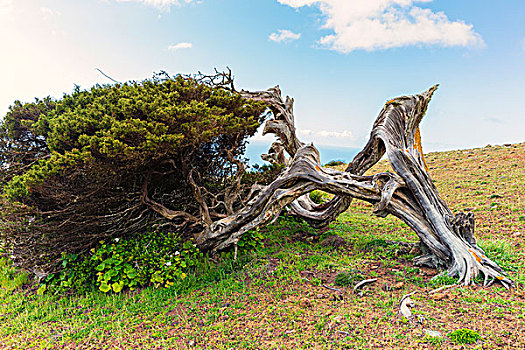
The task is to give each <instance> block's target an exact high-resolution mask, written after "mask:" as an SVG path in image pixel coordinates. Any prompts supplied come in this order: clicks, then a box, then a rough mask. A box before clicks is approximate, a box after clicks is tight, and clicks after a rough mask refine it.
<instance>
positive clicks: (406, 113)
mask: <svg viewBox="0 0 525 350" xmlns="http://www.w3.org/2000/svg"><path fill="white" fill-rule="evenodd" d="M436 89H437V85H436V86H433V87H431V88H430V89H428V90H427V91H425V92H423V93H421V94H417V95H413V96H403V97H398V98H395V99H393V100H390V101H388V102H387V103H386V104H385V106H384V108H383V109H382V111H381V112H380V114H379V116H378V118H377V119H376V121H375V123H374V125H373V128H372V132H371V134H370V139H369V141H368V142H367V144H366V145H365V147H364V148H363V150H362V151H361V152H360V153H359V154H357V155H356V156H355V158H354V159H353V161H352V162H351V163H350V164H349V165H348V167H347V168H346V170H345V171H344V172H341V171H337V170H333V169H329V168H323V167H322V166H321V164H320V160H319V152H318V151H317V149H316V148H315V147H314V146H313V144H310V145H307V144H305V143H303V142H301V141H300V140H299V139H298V138H297V135H296V132H295V126H294V115H293V99H291V98H288V97H286V99H283V98H282V96H281V91H280V90H279V87H275V88H272V89H269V90H266V91H261V92H247V91H242V92H241V94H242V95H243V97H245V98H249V99H255V100H261V101H264V102H266V103H267V104H268V106H269V108H270V110H271V112H272V114H273V118H272V119H270V120H268V121H267V122H266V125H265V128H264V133H265V134H266V133H273V134H275V135H276V136H277V137H278V138H279V142H278V143H276V144H274V145H272V150H271V151H270V152H269V154H268V155H266V159H267V160H269V161H274V162H279V163H285V164H286V165H287V166H286V167H285V168H284V169H283V171H282V172H281V174H280V175H279V176H278V177H277V179H275V181H273V182H272V183H270V184H269V185H268V186H266V187H263V188H261V189H258V192H257V193H256V194H255V195H254V196H253V198H251V199H250V200H249V201H247V202H246V205H245V206H244V207H243V208H241V209H240V210H238V211H237V212H235V213H233V214H231V215H229V216H227V217H226V218H223V219H221V220H218V221H215V222H213V223H211V224H205V225H204V230H203V231H202V232H200V233H198V234H196V236H195V240H196V243H197V244H198V245H199V247H200V248H201V249H203V250H211V251H217V250H222V249H225V248H227V247H230V246H232V245H236V244H237V242H238V241H239V239H240V238H241V236H242V235H243V234H244V233H246V232H247V231H249V230H251V229H253V228H255V227H257V226H260V225H263V224H265V223H267V222H269V221H271V220H272V219H274V218H276V217H277V216H278V215H279V213H280V212H281V210H282V209H283V208H284V207H285V206H290V208H291V210H292V211H293V213H295V214H296V215H298V216H300V217H302V218H304V219H305V220H306V221H307V222H308V223H310V224H311V225H312V226H314V227H317V228H321V227H325V226H326V225H328V224H329V223H330V222H331V221H333V220H335V219H336V218H337V216H338V215H339V214H340V213H342V212H344V211H345V210H347V209H348V207H349V205H350V203H351V201H352V200H353V199H354V198H355V199H360V200H364V201H366V202H369V203H372V204H373V205H374V213H375V214H376V215H377V216H379V217H385V216H387V215H389V214H391V215H394V216H396V217H398V218H399V219H401V220H402V221H404V222H405V223H406V224H407V225H408V226H410V227H411V228H412V229H413V230H414V231H415V232H416V234H417V235H418V237H419V238H420V241H421V242H420V244H421V245H422V246H423V248H424V250H426V251H427V252H428V254H426V255H425V256H422V257H419V258H417V259H416V260H415V262H416V263H419V264H427V265H432V266H438V265H441V266H445V267H447V273H448V275H449V276H455V277H458V283H462V284H464V285H469V284H472V283H474V279H475V278H476V277H477V276H478V275H479V274H480V273H482V274H483V275H484V277H485V281H484V284H485V285H487V284H489V283H492V282H493V281H498V282H500V283H501V284H503V285H504V286H505V287H507V288H508V287H510V286H512V285H513V282H512V281H511V280H510V279H508V278H507V277H506V273H505V272H504V271H503V270H502V269H501V268H500V267H499V266H498V265H497V264H496V263H494V262H493V261H492V260H490V259H489V258H488V257H487V256H486V255H485V253H484V252H483V250H482V249H481V248H479V247H478V246H477V244H476V241H475V239H474V237H473V232H474V219H473V215H472V214H471V213H468V214H464V213H459V214H458V215H456V216H454V215H453V214H452V211H451V210H450V209H449V208H448V206H447V204H446V203H445V202H444V201H443V200H442V199H441V197H440V196H439V193H438V190H437V188H436V187H435V185H434V184H433V182H432V180H431V178H430V174H429V172H428V168H427V166H426V163H425V159H424V156H423V151H422V148H421V138H420V132H419V124H420V122H421V120H422V118H423V116H424V115H425V112H426V110H427V107H428V103H429V102H430V99H431V97H432V95H433V93H434V91H435V90H436ZM283 150H284V151H286V152H287V153H288V155H289V156H290V158H289V159H286V157H285V156H284V152H283ZM385 153H386V155H387V157H388V160H389V161H390V164H391V166H392V169H393V170H394V173H390V172H387V173H379V174H375V175H373V176H363V174H364V173H365V172H366V170H368V169H369V168H370V167H372V166H373V165H374V164H375V163H377V162H378V161H379V160H380V159H381V157H382V156H383V155H384V154H385ZM316 189H317V190H323V191H326V192H329V193H332V194H334V195H335V197H334V198H333V199H332V200H331V201H329V202H328V203H324V204H321V205H318V204H315V203H313V202H312V201H311V200H310V198H309V196H308V193H310V192H311V191H312V190H316Z"/></svg>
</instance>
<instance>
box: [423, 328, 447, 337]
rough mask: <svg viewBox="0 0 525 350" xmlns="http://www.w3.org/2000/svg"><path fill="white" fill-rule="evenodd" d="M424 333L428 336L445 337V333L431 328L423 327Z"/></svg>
mask: <svg viewBox="0 0 525 350" xmlns="http://www.w3.org/2000/svg"><path fill="white" fill-rule="evenodd" d="M423 333H424V334H425V335H426V336H427V337H432V338H443V335H442V334H441V332H438V331H433V330H430V329H423Z"/></svg>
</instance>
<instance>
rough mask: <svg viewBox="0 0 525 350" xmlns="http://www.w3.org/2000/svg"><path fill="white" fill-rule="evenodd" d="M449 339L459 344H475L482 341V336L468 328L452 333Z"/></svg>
mask: <svg viewBox="0 0 525 350" xmlns="http://www.w3.org/2000/svg"><path fill="white" fill-rule="evenodd" d="M448 337H449V338H450V339H451V340H452V341H453V342H455V343H458V344H474V343H475V342H476V341H478V340H479V339H481V335H479V333H478V332H476V331H473V330H471V329H468V328H461V329H456V330H455V331H452V332H450V333H449V334H448Z"/></svg>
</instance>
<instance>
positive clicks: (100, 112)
mask: <svg viewBox="0 0 525 350" xmlns="http://www.w3.org/2000/svg"><path fill="white" fill-rule="evenodd" d="M436 89H437V86H433V87H431V88H430V89H429V90H427V91H425V92H423V93H421V94H417V95H413V96H403V97H398V98H395V99H393V100H390V101H388V102H387V103H386V104H385V106H384V108H383V109H382V111H381V112H380V114H379V116H378V118H377V119H376V121H375V123H374V125H373V128H372V132H371V134H370V139H369V141H368V142H367V144H366V145H365V147H364V148H363V150H362V151H361V152H360V153H359V154H357V155H356V157H355V158H354V159H353V161H352V162H351V163H350V164H349V165H348V167H347V168H346V170H345V171H337V170H334V169H329V168H323V167H322V166H321V164H320V160H319V152H318V151H317V149H316V148H315V147H314V145H313V144H305V143H303V142H302V141H301V140H299V138H298V137H297V135H296V132H295V126H294V114H293V99H291V98H289V97H286V98H283V97H282V95H281V91H280V90H279V87H274V88H271V89H268V90H266V91H260V92H249V91H240V92H237V91H236V90H235V88H234V85H233V79H232V77H231V73H230V72H226V73H219V72H217V73H216V74H214V75H210V76H206V75H202V74H199V75H197V76H195V77H185V78H183V77H180V76H178V77H177V78H175V79H172V78H169V77H167V76H164V77H163V78H162V79H155V80H153V81H145V82H142V83H134V84H129V85H128V84H123V85H118V84H117V85H115V86H113V87H108V86H106V87H95V88H93V89H92V90H91V91H85V92H81V91H76V92H75V93H74V94H73V95H72V96H65V97H64V99H62V100H60V101H52V100H49V99H46V100H43V101H37V103H34V104H27V105H22V104H18V105H16V106H15V107H14V108H13V109H12V110H11V112H10V114H8V117H7V118H6V121H4V124H3V126H2V127H3V129H4V133H3V137H2V139H1V140H0V161H1V163H2V167H1V168H0V170H1V171H0V175H2V176H1V181H2V184H3V191H4V198H7V200H8V202H9V203H10V204H11V206H10V207H9V206H8V205H6V204H4V213H6V209H5V208H7V207H9V208H11V211H10V213H12V212H16V213H18V216H15V218H16V219H15V220H13V219H10V220H7V219H5V217H4V218H3V219H2V220H0V224H1V225H2V237H3V239H4V241H5V242H8V244H9V245H10V247H11V249H12V252H13V253H14V254H15V255H16V256H20V257H21V258H24V257H25V259H26V261H33V262H37V261H38V260H39V258H38V257H41V256H46V257H47V258H49V259H51V260H52V256H50V255H49V254H50V253H49V251H56V252H60V251H64V250H69V251H76V252H79V251H86V250H87V249H89V248H90V247H92V246H93V244H95V243H96V241H98V240H99V239H101V238H107V237H116V236H122V235H125V234H127V233H129V232H141V231H143V230H145V229H147V228H148V227H151V226H154V227H164V228H168V229H170V230H175V231H177V232H180V234H181V235H183V236H185V237H186V238H190V237H191V238H193V239H194V242H195V243H196V244H197V245H198V246H199V248H200V249H201V250H203V251H210V252H214V251H219V250H223V249H226V248H229V247H232V246H233V247H236V244H237V242H238V241H239V239H240V238H241V237H242V236H243V234H245V233H246V232H247V231H249V230H251V229H253V228H255V227H257V226H260V225H263V224H265V223H267V222H269V221H271V220H272V219H275V218H277V216H278V215H279V213H280V212H281V211H282V210H283V209H284V208H285V207H289V208H290V210H291V211H292V212H293V213H294V214H295V215H297V216H299V217H301V218H303V219H304V220H306V221H307V222H308V223H309V224H310V225H312V226H313V227H316V228H322V227H326V226H327V225H328V224H329V223H330V222H332V221H333V220H335V219H336V218H337V216H338V215H339V214H340V213H342V212H343V211H345V210H347V209H348V207H349V205H350V203H351V202H352V200H353V199H354V198H355V199H359V200H363V201H366V202H369V203H372V204H373V205H374V213H375V214H376V215H377V216H379V217H385V216H387V215H389V214H391V215H394V216H396V217H398V218H399V219H401V220H402V221H404V222H405V223H406V224H407V225H409V226H410V227H411V228H412V229H413V230H414V231H415V232H416V233H417V235H418V236H419V238H420V245H421V247H422V249H423V251H424V252H425V253H424V255H423V256H421V257H418V258H416V259H415V263H416V264H420V265H427V266H432V267H437V266H443V267H446V268H447V272H448V274H449V275H450V276H457V277H458V283H463V284H465V285H468V284H472V283H473V282H474V279H475V278H476V276H478V275H479V274H480V273H481V274H483V275H484V277H485V281H484V284H485V285H487V284H489V283H492V282H493V281H498V282H500V283H501V284H503V285H504V286H505V287H510V286H512V284H513V283H512V281H511V280H510V279H508V278H507V277H506V274H505V272H504V271H503V270H502V269H501V268H500V267H499V266H498V265H497V264H496V263H494V262H493V261H492V260H490V259H489V258H488V257H487V256H486V255H485V253H484V252H483V250H482V249H481V248H480V247H478V246H477V244H476V241H475V239H474V237H473V234H474V218H473V215H472V214H471V213H467V214H465V213H459V214H457V215H456V216H454V215H453V213H452V211H451V210H450V209H449V208H448V206H447V204H446V203H445V202H444V201H443V200H442V199H441V198H440V196H439V193H438V190H437V188H436V187H435V185H434V184H433V182H432V180H431V178H430V175H429V172H428V169H427V166H426V164H425V159H424V156H423V151H422V148H421V138H420V133H419V123H420V122H421V120H422V118H423V116H424V115H425V112H426V110H427V107H428V103H429V102H430V99H431V97H432V94H433V93H434V91H435V90H436ZM264 121H265V125H264V133H265V134H268V133H272V134H275V136H276V137H277V141H276V142H274V143H273V144H272V146H271V148H270V150H269V152H268V153H267V154H265V155H263V158H264V159H265V160H267V161H269V162H271V163H272V164H273V166H272V167H271V168H270V171H269V173H270V176H262V174H257V173H253V172H252V173H249V172H246V164H245V160H244V158H243V157H242V155H243V152H244V147H245V142H246V138H247V137H249V136H250V135H253V133H255V130H256V129H257V127H258V126H259V125H260V124H262V123H263V122H264ZM385 153H386V155H387V157H388V160H389V161H390V164H391V166H392V169H393V171H394V172H387V173H378V174H375V175H372V176H365V175H364V174H365V172H366V171H367V170H368V169H370V167H372V166H373V165H374V164H375V163H377V162H378V161H379V160H380V159H381V157H382V156H383V155H384V154H385ZM313 190H323V191H326V192H329V193H332V194H334V197H333V199H332V200H330V201H329V202H327V203H323V204H316V203H314V202H313V201H311V200H310V197H309V196H308V194H309V193H310V192H311V191H313ZM43 252H46V253H45V254H44V253H43ZM46 254H47V255H46ZM35 257H36V258H35ZM49 259H48V260H49ZM38 262H39V263H41V264H42V263H45V261H42V259H40V260H39V261H38ZM48 262H49V261H48Z"/></svg>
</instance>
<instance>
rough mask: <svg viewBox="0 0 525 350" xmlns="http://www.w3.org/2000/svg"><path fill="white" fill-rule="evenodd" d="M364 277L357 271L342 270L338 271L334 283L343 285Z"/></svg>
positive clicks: (358, 280)
mask: <svg viewBox="0 0 525 350" xmlns="http://www.w3.org/2000/svg"><path fill="white" fill-rule="evenodd" d="M363 279H364V276H363V275H362V274H361V273H360V272H359V271H354V270H351V271H344V272H340V273H338V274H337V276H335V281H334V282H335V284H336V285H337V286H341V287H345V286H349V285H352V284H354V283H355V282H360V281H362V280H363Z"/></svg>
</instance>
